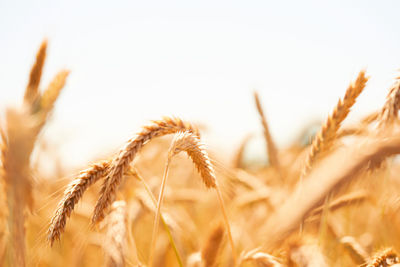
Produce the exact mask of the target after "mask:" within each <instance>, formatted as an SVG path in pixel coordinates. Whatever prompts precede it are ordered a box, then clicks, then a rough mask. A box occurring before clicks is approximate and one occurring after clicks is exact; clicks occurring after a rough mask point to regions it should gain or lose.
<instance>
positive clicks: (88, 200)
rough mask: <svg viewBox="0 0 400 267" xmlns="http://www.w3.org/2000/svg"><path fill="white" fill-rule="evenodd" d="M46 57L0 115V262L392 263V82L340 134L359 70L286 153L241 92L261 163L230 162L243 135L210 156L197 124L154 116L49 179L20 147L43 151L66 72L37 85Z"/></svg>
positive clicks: (395, 94)
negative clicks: (381, 99)
mask: <svg viewBox="0 0 400 267" xmlns="http://www.w3.org/2000/svg"><path fill="white" fill-rule="evenodd" d="M46 51H47V41H44V42H43V43H42V45H41V46H40V48H39V50H38V52H37V54H36V59H35V63H34V64H33V66H32V69H31V72H30V75H29V82H28V85H27V86H26V89H25V95H24V97H23V99H21V103H20V106H18V107H5V108H4V109H3V110H2V112H3V120H2V121H1V179H0V189H1V194H0V201H1V202H2V207H4V208H2V209H1V210H0V266H119V267H121V266H189V267H202V266H243V267H245V266H382V267H383V266H400V259H399V257H398V254H397V252H396V251H398V250H400V241H399V240H400V238H399V237H400V227H399V223H400V217H399V215H398V214H399V213H398V212H399V211H400V197H399V196H400V179H399V174H398V171H400V164H399V160H398V157H397V154H399V153H400V126H399V120H398V109H399V107H400V79H399V78H395V79H394V82H393V85H392V87H391V88H389V89H388V90H387V98H386V102H385V103H382V108H381V109H380V110H377V111H376V112H374V113H372V114H362V115H363V116H364V117H363V119H361V120H360V121H358V122H356V123H352V124H344V122H345V120H346V117H347V115H348V114H349V113H350V112H356V111H357V107H356V102H357V97H358V96H359V95H360V94H361V93H362V92H363V90H364V88H365V87H366V86H368V78H369V77H368V76H367V74H366V71H365V70H361V71H360V72H359V74H358V76H357V77H356V78H355V79H354V81H352V82H350V84H349V86H348V88H347V89H346V88H344V90H343V93H344V96H343V98H341V99H339V100H338V102H337V105H336V106H334V107H332V112H331V113H330V115H329V116H328V117H327V118H326V119H325V121H324V122H323V123H322V125H320V126H319V128H320V129H319V130H318V131H317V132H316V133H310V132H309V133H307V134H306V135H305V136H303V137H302V140H303V141H298V142H295V143H293V144H291V145H290V146H288V147H278V146H277V144H276V143H275V142H274V137H273V136H272V135H271V133H270V130H269V127H268V121H267V117H266V115H265V113H264V109H263V105H262V99H261V98H260V96H259V95H258V93H257V92H255V93H254V101H255V109H256V110H257V111H258V113H259V117H260V123H261V126H262V128H263V130H264V131H263V136H264V139H265V150H266V154H267V155H268V161H267V162H265V163H264V164H262V166H256V164H254V162H252V161H249V160H246V157H245V155H244V151H245V150H246V149H247V145H248V142H249V140H250V138H251V137H246V138H245V139H244V140H242V141H240V140H238V143H237V145H236V146H237V148H236V153H235V154H234V155H227V154H226V155H224V153H220V154H218V155H214V154H212V153H210V152H209V150H208V148H207V146H206V144H204V143H203V141H202V130H201V128H202V127H199V126H198V125H196V124H193V123H191V122H189V121H184V120H181V119H180V118H176V117H167V116H166V117H163V118H158V119H157V118H156V119H157V120H154V121H150V122H149V123H148V124H146V125H144V126H142V127H141V128H140V129H138V130H137V132H135V133H133V135H132V137H131V139H129V140H127V142H126V143H125V144H121V147H120V148H116V151H117V152H116V153H115V154H110V155H109V156H108V157H107V158H94V159H93V160H92V162H88V163H87V166H82V170H81V171H80V172H76V171H75V170H70V171H68V170H67V171H61V170H63V169H62V168H60V169H59V170H58V171H55V172H54V173H53V174H52V175H51V176H52V177H51V178H49V177H47V176H46V175H43V174H42V173H41V171H40V168H38V167H37V165H36V164H35V159H34V157H33V151H34V150H43V149H50V150H51V149H55V148H51V147H50V148H49V147H43V146H40V143H41V142H42V143H43V142H45V140H41V136H42V135H41V133H42V132H43V131H45V130H46V128H45V127H44V126H45V125H46V123H47V122H48V121H49V120H51V114H52V111H53V109H54V107H55V105H56V104H57V103H56V102H57V99H58V98H59V97H62V90H63V87H64V85H65V84H66V83H67V82H68V74H69V71H67V70H61V71H59V72H58V74H57V75H56V76H55V77H54V78H53V80H52V81H51V82H50V83H49V84H48V85H47V86H43V85H42V83H41V76H42V70H43V66H44V64H45V61H46V56H47V55H46ZM352 110H353V111H352ZM204 120H205V121H206V118H204ZM227 134H229V133H227ZM221 138H223V136H222V137H221ZM304 140H305V141H304ZM35 155H39V156H40V153H36V154H35ZM226 162H228V163H226ZM59 164H62V160H61V162H59Z"/></svg>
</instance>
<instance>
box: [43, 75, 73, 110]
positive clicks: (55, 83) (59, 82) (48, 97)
mask: <svg viewBox="0 0 400 267" xmlns="http://www.w3.org/2000/svg"><path fill="white" fill-rule="evenodd" d="M68 75H69V71H67V70H62V71H60V72H59V73H58V74H57V75H56V76H55V77H54V78H53V80H52V81H51V83H50V84H49V86H48V87H47V88H46V90H45V91H44V92H43V94H42V96H41V97H40V110H43V111H44V113H45V114H46V115H47V114H48V113H49V112H50V111H51V110H52V109H53V107H54V103H55V102H56V100H57V98H58V96H59V95H60V93H61V90H62V89H63V87H64V85H65V82H66V80H67V77H68Z"/></svg>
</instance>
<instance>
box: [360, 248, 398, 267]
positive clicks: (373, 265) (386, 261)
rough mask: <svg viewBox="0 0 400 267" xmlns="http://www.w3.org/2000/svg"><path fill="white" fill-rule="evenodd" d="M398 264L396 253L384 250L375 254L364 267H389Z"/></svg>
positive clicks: (391, 250)
mask: <svg viewBox="0 0 400 267" xmlns="http://www.w3.org/2000/svg"><path fill="white" fill-rule="evenodd" d="M399 262H400V261H399V257H398V256H397V254H396V252H395V251H394V250H393V249H392V248H386V249H383V250H381V251H378V252H377V253H375V254H374V255H373V256H372V257H371V259H370V260H369V261H368V263H367V266H366V267H380V266H391V265H394V264H396V263H399Z"/></svg>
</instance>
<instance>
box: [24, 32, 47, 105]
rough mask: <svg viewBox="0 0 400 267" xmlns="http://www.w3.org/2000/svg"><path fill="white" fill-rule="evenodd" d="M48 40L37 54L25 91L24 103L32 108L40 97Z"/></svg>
mask: <svg viewBox="0 0 400 267" xmlns="http://www.w3.org/2000/svg"><path fill="white" fill-rule="evenodd" d="M46 50H47V40H44V41H43V42H42V44H41V46H40V48H39V51H38V52H37V54H36V60H35V63H34V64H33V66H32V68H31V73H30V75H29V81H28V85H27V86H26V89H25V95H24V102H25V103H26V104H27V105H29V106H32V104H33V103H34V102H35V101H36V99H37V97H38V95H39V91H38V90H39V84H40V79H41V77H42V70H43V66H44V62H45V59H46Z"/></svg>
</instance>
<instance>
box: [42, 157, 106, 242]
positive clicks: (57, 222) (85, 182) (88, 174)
mask: <svg viewBox="0 0 400 267" xmlns="http://www.w3.org/2000/svg"><path fill="white" fill-rule="evenodd" d="M109 165H110V162H109V161H102V162H99V163H95V164H93V165H92V166H91V167H90V168H88V169H86V170H83V171H81V172H80V174H79V175H78V177H77V178H75V179H74V180H73V181H71V182H70V184H69V185H68V186H67V189H66V190H65V192H64V197H63V198H62V200H61V201H60V202H59V203H58V205H57V209H56V211H55V212H54V215H53V217H52V219H51V223H50V227H49V229H48V235H47V239H48V241H49V242H50V245H53V243H54V241H55V240H58V239H60V236H61V234H62V233H63V232H64V230H65V225H66V222H67V219H68V218H69V217H70V216H71V213H72V211H73V210H74V207H75V204H76V203H78V202H79V200H80V199H81V198H82V195H83V193H84V192H85V191H86V189H88V188H89V187H90V186H91V185H92V184H94V183H96V182H97V181H98V180H99V179H101V178H103V177H104V176H105V175H106V173H107V171H108V167H109Z"/></svg>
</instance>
